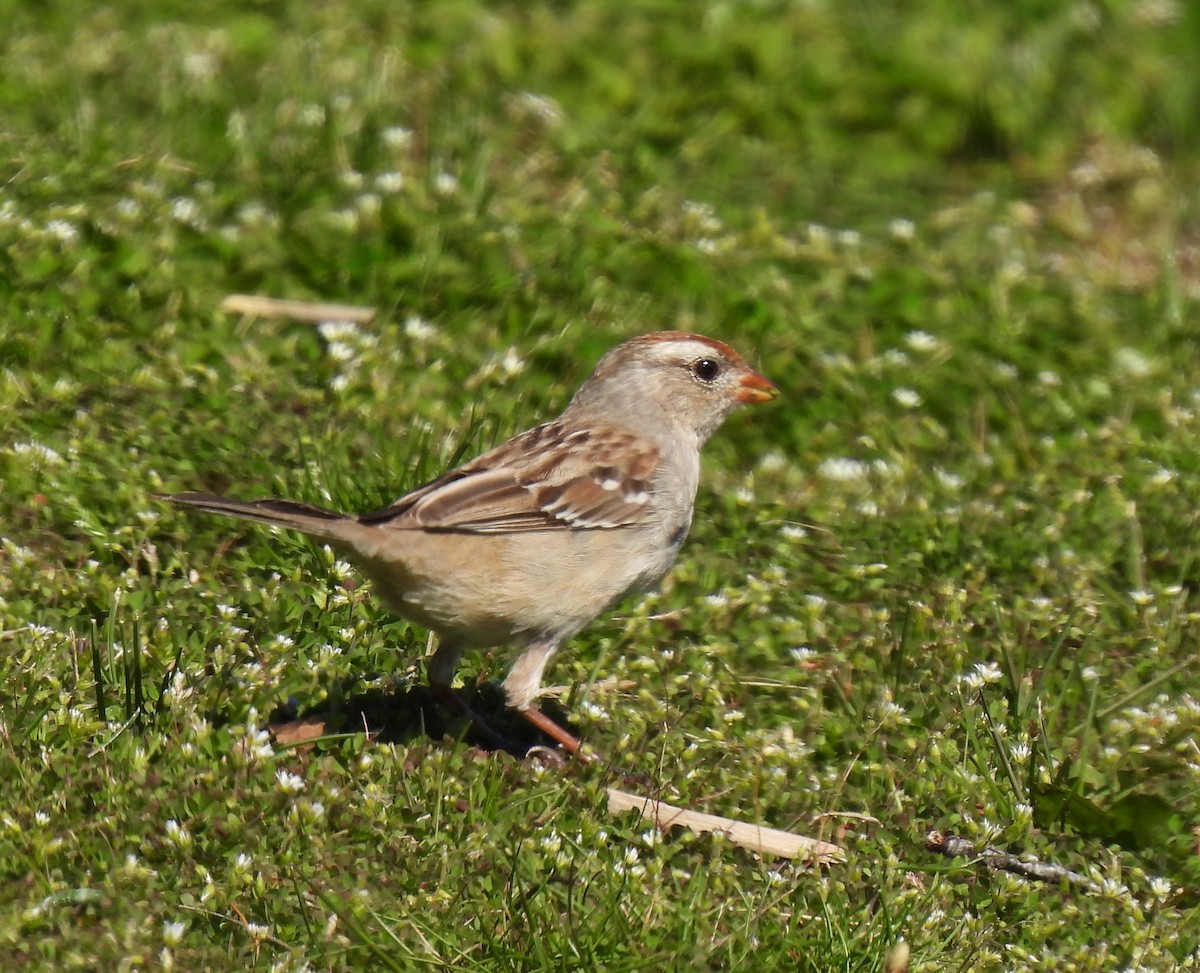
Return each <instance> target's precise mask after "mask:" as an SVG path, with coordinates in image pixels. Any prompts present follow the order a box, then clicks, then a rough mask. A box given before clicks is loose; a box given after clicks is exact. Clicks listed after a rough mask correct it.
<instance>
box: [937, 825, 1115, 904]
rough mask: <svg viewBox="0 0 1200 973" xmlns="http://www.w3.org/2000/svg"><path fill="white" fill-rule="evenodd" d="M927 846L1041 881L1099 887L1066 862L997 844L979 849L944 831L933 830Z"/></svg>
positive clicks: (955, 856)
mask: <svg viewBox="0 0 1200 973" xmlns="http://www.w3.org/2000/svg"><path fill="white" fill-rule="evenodd" d="M925 849H926V850H927V851H936V852H937V853H938V854H940V855H945V856H946V857H947V858H971V857H973V858H975V859H977V860H978V861H981V862H983V864H985V865H987V867H988V868H995V869H999V870H1000V871H1004V872H1011V873H1012V874H1013V875H1020V876H1021V877H1022V878H1033V879H1038V880H1039V881H1042V882H1069V883H1071V884H1074V885H1082V886H1083V887H1084V888H1086V889H1088V890H1089V891H1095V890H1096V888H1097V886H1096V883H1095V882H1093V881H1092V880H1091V879H1090V878H1088V877H1087V876H1086V875H1080V874H1079V872H1073V871H1071V870H1070V869H1069V868H1067V867H1066V866H1065V865H1057V864H1055V863H1054V862H1043V861H1038V860H1037V859H1036V858H1035V859H1032V860H1026V859H1023V858H1018V857H1017V856H1016V855H1010V854H1009V853H1008V852H1006V851H1000V850H999V849H996V848H984V849H983V850H977V849H976V848H975V845H974V844H973V843H972V842H970V841H968V840H967V839H966V838H960V837H958V835H953V834H946V833H945V832H943V831H930V832H929V834H928V835H927V836H926V838H925Z"/></svg>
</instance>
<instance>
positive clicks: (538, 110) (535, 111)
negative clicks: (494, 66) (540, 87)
mask: <svg viewBox="0 0 1200 973" xmlns="http://www.w3.org/2000/svg"><path fill="white" fill-rule="evenodd" d="M517 101H518V103H519V104H520V105H521V107H522V108H524V109H525V110H526V111H528V112H529V113H530V114H531V115H533V116H534V117H536V118H537V119H538V120H539V121H540V122H542V123H543V124H545V125H550V126H556V125H559V124H561V123H562V120H563V110H562V108H560V107H559V104H558V102H557V101H555V100H554V99H553V98H550V97H548V96H547V95H536V94H534V93H533V92H532V91H522V92H521V93H520V94H519V95H518V96H517Z"/></svg>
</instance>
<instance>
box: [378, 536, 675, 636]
mask: <svg viewBox="0 0 1200 973" xmlns="http://www.w3.org/2000/svg"><path fill="white" fill-rule="evenodd" d="M398 533H400V532H398ZM399 539H400V537H397V540H399ZM460 539H461V538H460V537H459V536H458V535H454V534H439V533H433V532H425V531H412V532H404V537H403V540H404V543H403V544H400V545H396V547H397V548H398V549H399V550H400V551H401V552H402V560H401V559H398V558H396V557H394V556H389V557H384V556H380V555H381V554H382V552H378V553H377V554H376V556H370V554H369V552H365V551H364V552H360V554H361V555H362V556H360V559H359V560H360V564H361V566H362V568H363V570H364V573H365V574H366V575H367V576H368V577H369V578H370V579H371V580H372V582H373V585H374V589H375V592H376V594H377V595H378V596H379V598H380V599H381V600H382V601H383V602H384V604H385V605H386V606H387V607H388V608H389V609H391V610H392V611H394V612H395V613H397V614H398V615H400V616H402V617H404V618H407V619H409V620H410V621H413V622H416V623H417V624H419V625H424V626H426V627H427V628H431V629H433V630H434V631H436V632H438V633H439V634H440V635H442V636H443V637H445V638H452V639H455V640H457V641H460V642H462V643H463V644H464V645H468V646H475V647H486V646H492V645H500V644H503V643H506V642H510V641H517V640H524V639H526V638H528V637H529V636H531V635H555V636H557V637H559V638H569V637H570V636H572V635H574V634H575V633H576V632H578V631H579V630H580V629H581V628H583V627H584V626H585V625H587V624H588V622H590V621H591V620H592V619H593V618H595V617H596V616H597V615H598V614H600V612H602V611H603V610H604V609H605V608H607V607H608V606H609V605H610V604H612V603H613V602H614V601H616V600H618V599H619V598H620V597H622V596H623V595H625V594H626V593H628V592H631V591H635V590H643V589H646V588H650V587H652V586H653V585H655V584H657V583H658V581H660V580H661V579H662V576H663V575H664V574H666V572H667V570H668V569H669V568H670V567H671V564H672V563H673V562H674V560H675V554H676V551H677V550H678V546H677V545H670V544H668V545H663V544H650V545H648V544H646V542H645V538H644V537H641V538H639V537H638V535H637V531H636V529H633V528H629V529H618V530H604V531H601V530H564V531H547V532H544V533H541V534H524V535H503V534H495V535H475V536H473V537H472V538H471V544H469V545H464V544H459V543H457V541H458V540H460ZM531 539H536V541H537V543H530V541H531ZM467 548H469V549H470V550H469V555H468V553H467V551H466V549H467ZM647 548H651V549H653V553H650V554H647V553H646V551H647ZM460 552H461V553H460Z"/></svg>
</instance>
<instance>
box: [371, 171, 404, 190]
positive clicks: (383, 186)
mask: <svg viewBox="0 0 1200 973" xmlns="http://www.w3.org/2000/svg"><path fill="white" fill-rule="evenodd" d="M375 188H376V189H378V190H379V191H380V192H381V193H385V194H387V195H391V194H393V193H398V192H400V190H401V189H403V188H404V175H403V173H399V172H381V173H380V174H379V175H378V176H376V177H375Z"/></svg>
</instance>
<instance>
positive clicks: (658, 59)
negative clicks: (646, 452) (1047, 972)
mask: <svg viewBox="0 0 1200 973" xmlns="http://www.w3.org/2000/svg"><path fill="white" fill-rule="evenodd" d="M7 13H8V14H9V17H8V20H9V21H10V22H11V23H12V25H13V26H12V27H10V29H9V30H7V31H6V32H5V34H4V37H3V38H2V39H0V54H2V56H0V104H3V106H4V117H5V124H4V127H3V132H0V146H2V152H0V158H3V159H4V160H6V161H5V163H4V177H5V178H4V190H3V193H2V194H0V268H2V270H3V272H2V273H0V302H2V304H3V318H2V320H3V321H4V324H3V326H2V328H0V410H2V414H3V416H4V421H3V423H2V425H0V477H2V482H3V483H4V490H3V493H2V495H0V534H2V536H3V540H2V541H0V686H2V687H3V688H2V689H0V702H2V705H0V781H2V782H3V793H4V799H3V801H2V802H0V862H2V863H3V864H2V865H0V875H2V876H3V879H4V881H3V887H4V889H5V891H4V893H3V894H2V902H3V908H0V957H2V958H3V963H2V965H3V967H4V968H5V969H15V970H24V969H29V970H34V969H55V970H60V969H63V970H65V969H180V970H198V969H225V968H238V969H252V970H259V969H261V970H279V971H283V970H303V969H310V970H326V969H328V970H354V969H372V970H378V969H396V970H408V969H447V970H505V969H513V970H530V969H539V970H540V969H595V970H632V969H647V968H652V969H689V970H691V969H697V970H707V969H712V970H722V969H746V968H752V967H753V968H762V969H772V968H784V967H786V968H799V969H811V970H833V969H838V970H843V969H844V970H879V969H882V968H883V964H884V961H885V957H886V956H888V955H889V953H890V951H891V950H893V948H894V947H895V946H896V944H897V943H898V942H900V941H901V940H903V941H905V942H906V943H907V944H908V946H909V948H910V950H911V952H910V965H911V968H912V969H913V970H935V969H937V970H942V969H978V970H1003V969H1015V968H1026V967H1037V968H1047V969H1076V970H1110V969H1147V970H1150V969H1153V970H1168V969H1176V968H1178V969H1185V968H1194V967H1195V965H1196V964H1197V963H1198V962H1200V933H1198V932H1197V930H1200V921H1198V919H1200V897H1198V892H1197V889H1198V887H1200V862H1198V858H1197V849H1196V830H1195V829H1196V827H1197V825H1198V824H1200V822H1198V821H1197V815H1196V807H1197V804H1198V801H1197V796H1198V789H1200V752H1198V751H1197V743H1196V741H1197V739H1198V738H1200V682H1198V681H1197V672H1196V670H1197V666H1196V663H1197V630H1198V623H1200V601H1198V595H1197V587H1198V584H1200V566H1198V565H1197V562H1196V558H1195V555H1194V551H1195V536H1196V527H1197V513H1196V511H1197V509H1198V503H1197V501H1198V499H1200V498H1198V496H1197V489H1196V483H1197V475H1196V474H1197V460H1196V447H1195V443H1196V435H1197V428H1198V425H1200V417H1198V410H1200V404H1198V399H1197V394H1198V393H1197V389H1198V388H1200V347H1198V341H1197V337H1196V335H1197V331H1196V318H1197V314H1196V311H1197V307H1196V302H1197V297H1198V295H1200V258H1198V257H1197V253H1198V252H1200V251H1198V250H1197V245H1198V243H1197V234H1196V219H1195V211H1196V203H1197V200H1196V196H1195V190H1194V186H1195V184H1196V183H1195V179H1196V174H1197V161H1198V151H1200V126H1198V125H1197V122H1196V119H1197V118H1200V114H1198V113H1197V111H1196V107H1197V98H1198V92H1197V90H1196V85H1197V82H1196V76H1195V72H1193V71H1190V70H1187V67H1186V66H1187V63H1188V62H1187V60H1186V59H1187V58H1189V57H1191V56H1192V53H1193V52H1194V49H1195V43H1196V40H1197V34H1198V32H1200V14H1197V12H1196V11H1195V10H1194V9H1193V8H1192V7H1191V6H1189V5H1186V4H1178V3H1170V2H1163V3H1150V2H1137V3H1133V2H1118V3H1110V4H1106V5H1103V6H1086V5H1076V6H1066V5H1046V4H1041V3H1035V2H1032V0H1023V2H1016V3H1011V4H1005V5H995V4H964V5H951V4H946V3H942V2H935V0H928V2H925V3H921V4H911V5H887V4H882V3H847V4H829V5H825V4H811V3H782V2H780V3H759V4H734V3H714V4H710V5H708V6H706V7H703V8H701V7H693V6H688V5H676V4H671V3H667V2H665V0H639V2H637V3H634V4H628V3H626V4H615V3H593V4H587V5H570V4H537V5H491V4H482V3H479V2H477V0H451V2H445V3H439V4H429V5H423V4H402V3H394V2H387V3H376V2H370V0H364V2H358V3H353V4H351V3H345V2H332V3H327V4H322V5H319V7H315V8H312V9H308V8H303V9H302V8H300V7H295V6H294V5H293V6H292V7H289V6H287V5H275V4H258V5H253V6H251V7H246V6H245V5H234V4H229V3H225V2H222V0H212V2H210V3H206V4H200V5H196V4H165V5H164V4H154V5H149V4H134V3H129V4H123V5H120V6H119V7H94V8H92V9H91V10H87V11H84V12H82V13H80V12H79V11H78V10H77V9H76V8H75V7H70V8H68V7H65V6H62V7H50V8H47V7H45V5H36V6H35V5H33V4H30V3H25V2H14V3H10V4H8V5H7ZM234 291H244V292H249V293H259V294H269V295H274V296H281V297H294V298H301V299H320V300H333V301H345V302H353V303H361V304H367V305H371V306H374V307H377V308H378V309H379V312H380V313H379V316H378V318H377V321H376V322H375V323H374V324H373V325H371V326H370V327H360V328H346V327H341V328H337V327H335V328H330V327H324V328H319V329H318V328H313V327H311V326H309V325H301V324H296V323H290V322H270V321H263V320H254V321H245V320H238V319H234V318H230V317H226V316H223V315H220V314H219V313H217V311H216V307H217V304H218V303H219V301H220V299H221V297H223V296H224V295H225V294H227V293H230V292H234ZM665 327H685V328H694V329H696V330H700V331H703V332H706V333H709V334H713V335H715V336H718V337H722V338H724V339H726V340H729V341H731V342H732V343H734V344H735V345H736V346H737V347H738V348H740V349H741V350H743V351H744V352H745V353H746V354H747V355H748V356H749V357H750V358H751V359H752V360H754V362H755V363H756V364H757V365H759V366H761V368H762V370H763V371H764V372H765V373H766V374H768V375H769V376H771V377H772V378H774V379H775V380H776V381H777V382H778V383H779V384H780V386H781V387H782V388H783V390H784V393H785V394H784V397H783V400H782V401H781V402H780V403H779V404H778V405H777V406H773V407H767V408H761V409H756V410H753V411H752V412H751V411H749V410H748V411H747V412H746V413H745V414H744V415H739V416H738V417H735V418H734V419H733V420H731V422H730V423H729V424H728V425H727V427H726V428H725V429H724V430H723V431H722V433H721V434H719V436H718V437H717V439H716V440H715V441H714V442H713V443H712V444H711V446H710V448H709V450H708V452H707V454H706V458H705V470H704V484H703V486H702V490H701V496H700V499H699V509H698V512H697V517H696V523H695V526H694V529H693V531H692V535H691V538H690V540H689V542H688V544H687V546H686V547H685V549H684V553H683V555H682V557H681V559H680V562H679V564H678V565H677V567H676V569H675V571H674V572H673V573H672V575H671V576H670V578H669V579H668V582H667V583H666V585H665V586H664V588H663V590H662V591H661V592H659V593H656V594H654V595H651V596H649V597H647V598H645V599H643V600H640V601H635V602H631V603H627V604H624V605H622V606H620V607H619V608H618V609H616V610H614V612H613V613H611V615H609V616H608V617H606V618H604V619H601V620H599V621H598V622H597V623H595V624H594V625H593V626H591V627H590V628H589V629H588V630H587V631H586V632H584V633H583V634H582V635H581V636H580V637H578V638H577V639H576V640H575V641H574V643H573V644H572V646H571V648H570V650H569V651H567V652H565V653H564V654H563V656H562V657H561V658H560V659H559V660H558V661H557V662H556V664H555V666H554V668H553V670H552V672H551V674H550V681H551V682H555V683H560V684H563V685H565V686H567V687H569V688H568V690H567V692H566V695H565V696H564V697H563V700H562V702H563V705H564V707H565V708H566V710H567V711H568V713H569V714H570V715H571V718H572V719H573V720H574V721H575V722H576V724H577V725H578V727H579V728H580V729H581V730H582V732H583V733H584V734H585V736H586V738H587V740H588V741H589V743H590V744H591V746H593V747H594V748H595V749H596V750H597V751H599V752H601V753H603V754H605V755H606V756H607V758H608V759H607V760H606V761H605V762H603V763H602V764H601V765H599V766H596V767H586V768H581V767H574V766H572V767H568V768H567V769H565V770H561V771H558V770H548V769H544V768H540V767H538V766H536V765H527V764H520V763H518V762H516V761H514V760H512V759H511V758H508V757H506V756H501V755H491V754H486V753H483V752H481V751H478V750H476V749H475V748H473V747H471V746H469V745H467V744H465V743H461V742H456V741H454V740H441V739H431V738H429V737H428V736H426V735H425V734H422V733H421V732H420V730H419V728H418V727H416V726H410V727H409V728H408V729H407V730H406V731H404V732H401V733H399V734H397V739H395V740H394V741H392V742H389V743H376V742H369V741H368V740H366V739H365V738H364V737H363V735H362V734H361V733H360V732H356V730H357V727H355V726H354V725H353V723H352V721H349V722H348V723H347V725H345V726H343V727H342V728H341V729H342V731H343V732H340V733H331V734H330V735H329V736H328V737H327V738H325V739H323V740H322V741H320V742H319V743H317V744H316V745H314V746H308V747H286V746H280V745H275V744H272V742H271V741H270V739H269V737H268V736H267V735H266V733H265V730H264V727H265V725H266V723H267V721H268V719H269V718H270V717H271V714H272V713H274V712H275V711H276V710H277V709H278V708H279V706H280V705H281V704H284V703H288V702H289V701H291V702H292V703H293V704H294V705H296V706H298V707H299V708H301V709H307V708H309V707H315V706H319V705H323V704H327V703H338V702H344V701H346V700H347V699H353V698H355V697H356V696H361V695H363V694H375V698H379V697H380V696H382V697H383V698H385V699H388V700H394V701H396V702H397V703H402V702H403V701H405V700H408V699H412V698H413V694H414V693H415V690H413V689H412V688H411V687H413V686H414V685H416V684H417V683H419V681H420V678H421V664H420V663H421V656H422V654H423V652H424V647H425V633H424V632H422V631H420V630H415V629H412V628H410V627H409V626H407V625H406V624H403V623H400V622H397V621H395V620H393V619H391V618H389V617H388V616H386V615H385V614H384V613H383V612H382V610H381V609H380V608H379V607H378V606H377V605H376V603H375V602H374V600H373V599H372V598H371V596H370V593H369V591H367V590H366V589H365V588H364V587H361V586H359V585H358V584H357V583H356V581H355V576H354V574H353V572H352V570H350V569H349V568H348V567H347V566H346V565H343V564H340V563H338V562H337V561H336V560H335V559H334V558H333V557H332V556H331V555H330V554H329V553H328V552H327V551H325V550H322V549H320V548H318V547H316V546H314V545H312V544H310V543H308V542H306V541H304V540H302V539H297V538H294V537H291V536H286V535H282V534H280V535H271V534H269V533H267V532H264V531H260V530H257V529H255V528H252V527H242V526H238V525H234V524H231V523H223V522H218V521H215V520H204V519H188V518H186V517H184V516H181V515H179V514H177V513H174V512H171V511H168V510H164V509H163V508H162V507H161V506H160V505H159V504H157V503H156V502H155V501H154V500H153V499H152V498H151V497H150V494H151V493H152V492H154V491H161V490H175V489H187V488H207V489H214V490H222V491H228V492H230V493H233V494H235V495H242V496H252V495H267V494H280V495H287V496H292V497H295V498H298V499H305V500H310V501H313V502H319V503H331V504H334V505H338V506H343V507H345V508H347V509H367V508H369V507H371V506H374V505H378V504H381V503H383V502H385V501H387V500H388V499H390V498H393V497H395V496H397V495H399V494H400V493H401V492H403V491H404V490H405V489H407V488H409V487H411V486H413V485H415V484H417V483H419V482H421V481H422V480H424V479H426V478H428V477H430V476H431V475H433V474H434V473H436V472H438V471H440V470H441V469H443V468H445V467H446V466H447V465H448V464H450V463H452V462H454V461H455V460H456V459H458V458H462V457H464V456H466V455H468V454H470V453H472V452H474V451H476V450H479V449H481V448H483V447H485V446H487V445H489V444H491V443H494V442H496V441H498V440H500V439H501V438H503V437H504V436H506V435H508V434H510V433H512V432H514V431H516V430H518V429H520V428H522V427H524V426H526V425H528V424H531V423H533V422H534V421H537V420H538V419H541V418H544V417H547V416H550V415H552V414H553V413H554V412H555V410H556V409H558V408H560V407H561V406H562V405H563V404H564V403H565V401H566V399H567V397H568V396H569V394H570V392H571V391H572V390H573V388H574V387H575V386H576V385H577V384H578V383H579V382H580V381H581V380H582V379H583V377H584V376H585V375H586V373H587V370H588V369H589V368H590V366H591V365H592V363H594V361H595V360H596V359H597V358H598V357H599V355H600V354H601V353H602V352H603V351H604V350H605V349H607V348H608V347H610V346H611V345H612V344H614V343H615V342H617V341H619V340H620V339H622V338H624V337H627V336H629V335H632V334H636V333H640V332H643V331H646V330H651V329H655V328H665ZM504 663H505V659H504V657H503V656H502V654H497V655H496V656H491V657H489V656H474V657H472V658H471V659H469V660H468V661H467V664H466V665H465V667H464V672H463V676H464V680H465V682H466V683H467V684H468V685H470V686H473V685H474V684H475V683H476V682H481V683H484V682H486V680H489V679H493V678H495V677H497V676H500V675H501V674H502V673H503V670H504ZM481 691H483V692H487V691H489V690H488V687H487V686H486V685H483V686H482V688H481ZM629 779H633V780H634V781H637V782H639V786H645V787H649V788H653V789H654V790H655V791H656V792H658V793H661V794H662V795H663V796H664V797H665V798H666V799H668V800H671V801H673V802H675V803H679V804H684V805H687V806H689V807H693V808H696V809H698V810H704V811H711V812H713V813H727V814H731V815H733V816H738V817H744V818H749V819H752V820H758V821H761V822H763V823H766V824H769V825H772V826H775V827H783V828H793V829H795V830H798V831H801V832H805V833H812V834H820V835H822V836H824V837H827V838H830V839H833V840H837V841H838V842H839V843H841V844H842V845H844V847H845V848H846V850H847V855H848V860H847V862H846V863H845V864H844V865H841V866H835V867H831V868H829V869H827V870H825V871H820V872H818V871H812V870H807V869H804V868H802V867H799V866H798V865H794V864H790V863H787V862H778V861H770V860H759V859H757V858H755V857H754V856H753V855H751V854H749V853H747V852H745V851H742V850H739V849H737V848H734V847H732V846H731V845H730V844H729V843H727V842H725V841H723V840H722V839H721V838H720V837H714V836H694V835H688V834H684V833H674V832H673V833H669V834H663V835H659V834H655V833H654V832H651V831H648V830H647V829H646V827H645V826H644V825H642V824H640V823H639V822H637V821H636V820H635V819H633V818H628V819H624V818H614V817H610V816H609V815H608V813H607V811H606V810H605V797H604V795H605V787H606V786H609V785H611V784H614V783H616V784H622V783H623V782H624V783H625V784H626V785H627V783H628V780H629ZM933 829H938V830H943V831H952V832H955V833H958V834H961V835H964V836H965V837H968V838H970V839H972V840H973V841H975V842H976V843H977V844H978V845H979V846H980V847H982V846H984V845H989V844H990V845H992V846H994V847H997V848H1000V849H1003V850H1006V851H1009V852H1013V853H1016V854H1028V855H1034V856H1037V857H1038V858H1041V859H1044V860H1051V861H1055V862H1058V863H1060V864H1062V865H1064V866H1066V867H1068V868H1070V869H1072V870H1075V871H1078V872H1081V873H1083V874H1085V875H1086V876H1088V877H1089V878H1090V879H1091V880H1092V881H1093V882H1094V883H1095V885H1096V889H1095V890H1094V891H1086V890H1083V889H1081V888H1077V887H1067V886H1064V887H1061V888H1059V887H1054V886H1051V885H1046V884H1037V883H1032V882H1030V881H1027V880H1023V879H1020V878H1017V877H1016V876H1010V875H1006V874H1003V873H998V872H989V871H986V870H981V868H980V867H978V866H977V865H975V864H974V863H972V862H970V861H968V860H963V859H955V860H950V859H945V858H939V857H937V856H935V855H933V854H932V853H930V852H927V851H926V850H925V848H924V839H925V835H926V834H927V832H929V831H930V830H933Z"/></svg>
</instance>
